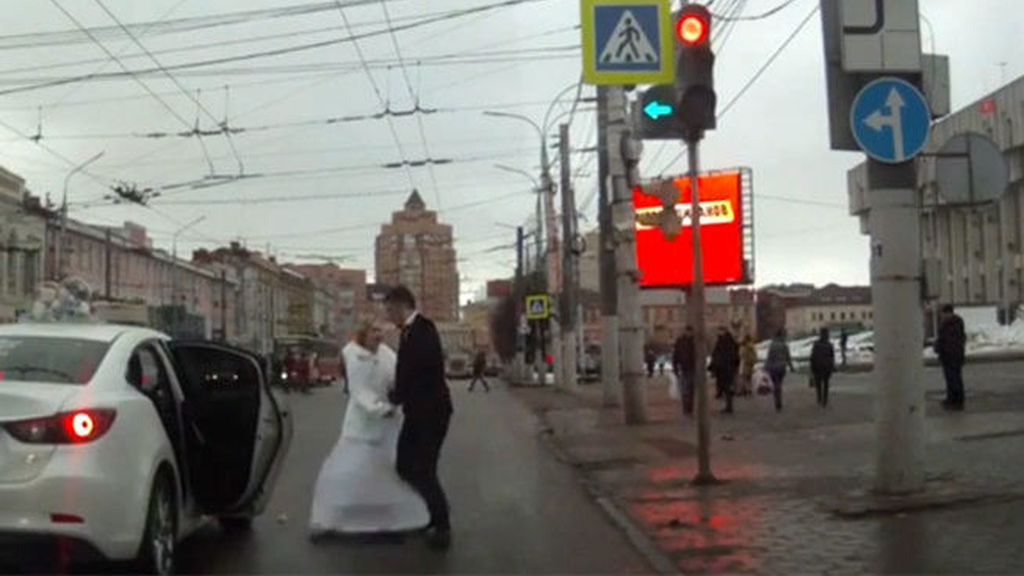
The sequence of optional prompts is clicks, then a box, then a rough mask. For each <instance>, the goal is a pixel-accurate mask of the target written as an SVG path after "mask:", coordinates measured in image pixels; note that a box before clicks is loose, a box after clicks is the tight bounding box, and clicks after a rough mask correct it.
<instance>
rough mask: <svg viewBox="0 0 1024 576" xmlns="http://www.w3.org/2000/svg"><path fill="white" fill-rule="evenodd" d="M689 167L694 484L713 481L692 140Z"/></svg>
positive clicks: (696, 159)
mask: <svg viewBox="0 0 1024 576" xmlns="http://www.w3.org/2000/svg"><path fill="white" fill-rule="evenodd" d="M686 149H687V157H688V159H689V164H690V232H691V237H692V238H693V284H692V286H691V287H690V293H689V295H688V296H689V299H688V300H687V302H686V308H687V312H688V314H689V316H690V325H691V326H693V351H694V353H693V358H694V362H696V364H697V365H696V366H694V367H693V386H694V391H695V397H696V400H697V476H696V477H695V478H694V479H693V482H694V484H698V485H700V484H710V483H713V482H715V475H714V474H713V473H712V472H711V402H710V399H709V398H708V385H707V374H708V372H707V369H706V362H707V357H708V343H707V325H706V324H707V323H706V317H705V311H704V309H705V307H706V298H705V294H704V253H703V249H702V247H701V230H700V216H701V210H700V188H699V186H698V177H699V175H700V140H698V139H693V140H691V141H690V142H688V143H687V145H686Z"/></svg>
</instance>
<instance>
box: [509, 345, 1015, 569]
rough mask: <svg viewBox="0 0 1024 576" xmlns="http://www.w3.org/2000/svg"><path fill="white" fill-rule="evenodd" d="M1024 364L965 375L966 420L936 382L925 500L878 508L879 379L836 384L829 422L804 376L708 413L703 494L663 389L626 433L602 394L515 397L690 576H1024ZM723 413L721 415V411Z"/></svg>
mask: <svg viewBox="0 0 1024 576" xmlns="http://www.w3.org/2000/svg"><path fill="white" fill-rule="evenodd" d="M1020 369H1021V365H1019V364H1012V365H1011V364H1002V365H982V366H977V367H971V368H969V369H968V372H967V380H968V386H969V388H968V411H967V412H965V413H959V414H946V413H943V412H941V411H940V410H938V409H937V407H938V402H939V400H940V399H941V391H940V388H941V377H940V376H938V373H937V372H936V371H934V370H927V371H926V377H927V378H928V379H929V385H928V388H929V393H928V399H929V405H928V409H929V414H928V416H929V418H928V427H929V444H928V473H929V490H928V491H927V492H926V493H925V494H924V495H922V496H919V497H916V498H913V499H901V500H897V501H888V500H879V499H877V498H874V497H870V496H869V495H868V494H866V493H865V492H864V489H865V488H866V487H868V486H870V482H871V473H872V458H873V444H874V426H873V424H872V422H871V413H872V402H873V397H872V394H871V386H872V384H871V380H870V375H867V374H859V375H857V374H843V375H839V376H837V379H836V380H837V381H836V382H835V383H834V388H835V390H834V393H833V397H832V402H831V404H832V405H831V406H830V408H828V409H827V410H821V409H820V408H818V406H817V405H816V404H815V401H814V391H813V390H811V389H809V388H808V386H807V380H806V376H805V375H801V374H796V375H791V376H790V378H789V380H788V381H787V383H786V389H785V402H786V405H785V409H784V411H783V413H782V414H776V413H775V412H774V409H773V408H772V401H771V397H770V396H755V397H753V398H749V399H746V398H743V399H737V406H736V410H737V414H735V415H734V416H722V415H718V414H715V416H714V418H713V424H712V438H713V444H712V467H713V470H714V472H715V474H716V476H718V478H719V479H721V480H724V483H723V484H720V485H718V486H714V487H708V488H694V487H692V486H690V485H689V480H690V479H691V478H692V477H693V475H694V474H695V472H696V456H695V454H696V450H695V445H694V442H695V438H696V431H695V426H694V423H693V421H692V420H690V419H686V420H684V419H683V416H682V413H681V408H680V406H679V403H678V401H672V400H670V399H669V398H668V395H667V393H666V382H665V381H664V380H663V379H660V378H655V379H653V380H651V381H649V382H650V384H649V386H648V406H649V416H650V422H649V423H648V424H646V425H644V426H639V427H627V426H624V425H622V424H621V414H620V412H619V410H617V409H612V410H608V409H603V408H602V407H601V390H600V385H588V386H586V387H583V388H582V389H581V391H580V392H579V393H578V394H565V393H561V392H558V391H555V390H553V389H551V388H543V389H538V388H533V389H520V390H517V391H516V395H518V396H519V397H520V398H522V399H523V400H524V401H525V402H526V403H527V405H529V406H530V407H532V408H533V409H534V410H535V411H536V412H538V413H539V414H540V415H541V417H542V419H543V421H544V422H545V424H546V426H547V427H548V430H547V432H546V433H547V434H548V435H549V436H550V439H551V440H552V444H553V446H554V447H555V448H556V451H557V452H558V453H559V454H560V456H561V457H562V458H563V459H564V460H566V461H567V462H568V463H570V464H571V465H573V466H575V467H576V468H577V469H578V470H579V471H580V472H581V473H582V474H583V478H584V481H585V482H587V483H588V484H589V485H590V486H591V488H592V489H593V490H594V491H595V492H596V493H598V494H600V495H603V496H604V497H606V498H608V499H610V500H612V501H613V502H614V503H615V504H616V505H617V506H618V507H619V508H620V509H621V510H622V511H625V512H626V513H627V514H628V515H629V516H630V517H631V519H632V521H633V522H634V523H636V524H638V525H639V526H641V528H642V530H643V531H644V532H645V534H646V536H647V537H648V538H649V539H650V540H651V541H652V542H654V543H655V544H656V545H657V547H658V548H659V549H660V550H661V552H662V553H663V554H665V555H667V556H668V558H670V559H671V561H672V563H673V564H674V565H675V566H676V567H677V569H678V570H679V571H680V572H683V573H687V574H690V573H758V574H861V573H865V572H867V573H930V574H931V573H958V574H963V573H1002V574H1005V573H1020V572H1024V547H1020V546H1018V544H1017V543H1018V542H1020V541H1022V540H1024V466H1021V463H1024V383H1022V384H1020V385H1018V384H1017V382H1018V381H1019V377H1018V376H1017V374H1019V373H1020V372H1021V370H1020ZM718 407H719V405H718V404H717V403H716V405H715V408H716V409H717V408H718Z"/></svg>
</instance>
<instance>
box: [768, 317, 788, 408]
mask: <svg viewBox="0 0 1024 576" xmlns="http://www.w3.org/2000/svg"><path fill="white" fill-rule="evenodd" d="M787 368H789V369H790V370H793V371H794V372H795V371H796V368H795V367H794V366H793V358H792V356H790V353H789V344H787V343H786V330H785V329H784V328H783V329H780V330H779V331H778V332H777V333H776V334H775V338H774V339H772V343H771V346H769V347H768V360H767V361H766V362H765V371H766V372H768V376H769V377H770V378H771V379H772V392H773V393H774V395H775V411H776V412H782V381H783V380H785V379H786V369H787Z"/></svg>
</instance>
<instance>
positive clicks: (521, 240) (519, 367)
mask: <svg viewBox="0 0 1024 576" xmlns="http://www.w3.org/2000/svg"><path fill="white" fill-rule="evenodd" d="M525 242H526V233H525V232H524V231H523V227H522V226H517V227H516V282H515V289H514V290H513V291H512V297H513V299H514V300H515V303H516V359H515V364H514V366H513V368H512V371H513V379H515V380H522V379H523V376H524V374H525V373H526V370H525V366H526V342H525V341H524V340H525V335H524V334H523V333H522V327H521V326H520V320H521V319H522V317H523V298H524V297H525V291H524V290H523V260H524V256H525V254H524V250H525V248H526V247H525V245H524V244H525Z"/></svg>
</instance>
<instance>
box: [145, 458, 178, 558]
mask: <svg viewBox="0 0 1024 576" xmlns="http://www.w3.org/2000/svg"><path fill="white" fill-rule="evenodd" d="M177 535H178V505H177V499H176V497H175V494H174V487H173V484H172V483H171V482H170V481H169V480H168V479H167V475H166V474H161V475H159V476H158V477H157V479H156V482H154V483H153V489H152V491H151V493H150V496H149V512H148V513H147V515H146V531H145V532H144V533H143V536H142V543H141V544H140V546H139V554H138V558H137V560H136V563H137V565H138V569H139V571H140V572H142V573H144V574H160V575H170V574H174V572H175V568H176V562H175V554H176V552H177V544H178V542H177V540H178V537H177Z"/></svg>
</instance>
